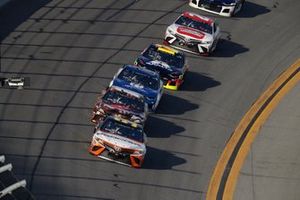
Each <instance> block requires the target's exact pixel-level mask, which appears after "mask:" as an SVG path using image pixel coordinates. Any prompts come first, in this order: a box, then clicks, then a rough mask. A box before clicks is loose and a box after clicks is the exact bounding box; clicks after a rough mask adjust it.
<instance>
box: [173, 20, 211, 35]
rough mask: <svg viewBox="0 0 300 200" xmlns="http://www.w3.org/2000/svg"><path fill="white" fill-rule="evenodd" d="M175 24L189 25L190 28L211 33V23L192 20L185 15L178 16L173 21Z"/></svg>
mask: <svg viewBox="0 0 300 200" xmlns="http://www.w3.org/2000/svg"><path fill="white" fill-rule="evenodd" d="M175 24H178V25H181V26H186V27H190V28H194V29H197V30H200V31H203V32H206V33H209V34H212V27H211V25H209V24H207V23H204V22H199V21H194V20H192V19H190V18H188V17H185V16H181V17H179V19H178V20H177V21H176V22H175Z"/></svg>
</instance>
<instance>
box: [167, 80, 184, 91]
mask: <svg viewBox="0 0 300 200" xmlns="http://www.w3.org/2000/svg"><path fill="white" fill-rule="evenodd" d="M182 83H183V79H176V80H166V81H165V82H164V88H166V89H168V90H178V89H179V87H180V85H181V84H182Z"/></svg>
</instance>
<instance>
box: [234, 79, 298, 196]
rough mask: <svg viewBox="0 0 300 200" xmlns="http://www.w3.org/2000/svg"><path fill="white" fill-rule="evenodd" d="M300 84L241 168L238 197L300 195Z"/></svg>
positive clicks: (269, 122) (266, 124)
mask: <svg viewBox="0 0 300 200" xmlns="http://www.w3.org/2000/svg"><path fill="white" fill-rule="evenodd" d="M299 91H300V84H298V85H297V86H296V87H295V88H293V89H292V90H291V91H290V92H289V93H288V94H287V95H286V96H285V97H284V98H283V100H282V101H281V102H280V104H279V106H278V107H277V108H276V109H275V110H274V111H273V113H272V114H271V116H270V118H269V119H268V120H267V122H266V123H265V124H264V125H263V127H262V128H261V130H260V132H259V133H258V135H257V138H256V139H255V141H254V143H253V145H252V147H251V150H250V152H249V155H248V156H247V159H246V161H245V163H244V166H243V168H242V170H241V173H240V176H239V179H238V184H237V189H236V192H235V197H234V199H240V200H252V199H257V200H260V199H273V200H281V199H286V200H296V199H299V196H300V191H299V189H298V188H299V179H300V173H299V169H300V164H299V160H300V159H299V150H300V148H299V141H300V136H299V132H300V128H299V117H300V108H299V106H298V104H299V98H300V92H299Z"/></svg>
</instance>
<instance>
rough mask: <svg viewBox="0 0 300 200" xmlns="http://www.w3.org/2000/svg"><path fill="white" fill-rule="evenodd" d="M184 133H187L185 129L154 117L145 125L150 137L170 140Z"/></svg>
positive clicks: (150, 117)
mask: <svg viewBox="0 0 300 200" xmlns="http://www.w3.org/2000/svg"><path fill="white" fill-rule="evenodd" d="M183 131H185V128H183V127H182V126H178V125H176V124H175V123H173V122H169V121H167V120H164V119H162V118H158V117H153V116H149V117H148V119H147V122H146V124H145V133H146V134H147V136H148V137H154V138H168V137H170V136H171V135H175V134H177V133H181V132H183Z"/></svg>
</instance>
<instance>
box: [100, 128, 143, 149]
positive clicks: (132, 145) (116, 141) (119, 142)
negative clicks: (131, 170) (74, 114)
mask: <svg viewBox="0 0 300 200" xmlns="http://www.w3.org/2000/svg"><path fill="white" fill-rule="evenodd" d="M96 137H98V138H100V139H101V140H102V141H104V142H108V143H109V144H112V145H116V146H118V147H121V148H126V149H141V150H145V149H146V146H145V144H144V143H140V142H138V141H135V140H132V139H129V138H126V137H123V136H120V135H117V134H112V133H106V132H102V131H99V132H97V133H96Z"/></svg>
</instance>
